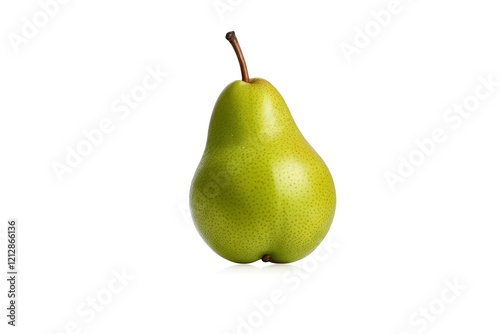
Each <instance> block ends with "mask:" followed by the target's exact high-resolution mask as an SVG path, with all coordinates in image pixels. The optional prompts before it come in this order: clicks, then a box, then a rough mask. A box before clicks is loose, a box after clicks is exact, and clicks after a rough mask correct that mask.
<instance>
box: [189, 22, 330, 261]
mask: <svg viewBox="0 0 500 334" xmlns="http://www.w3.org/2000/svg"><path fill="white" fill-rule="evenodd" d="M226 38H227V39H228V40H229V41H230V42H231V44H232V45H233V48H234V49H235V51H236V54H237V56H238V60H239V62H240V68H241V72H242V77H243V80H241V81H240V80H238V81H235V82H233V83H231V84H229V85H228V86H227V87H226V88H225V89H224V91H223V92H222V93H221V95H220V96H219V98H218V100H217V102H216V104H215V107H214V110H213V113H212V118H211V120H210V127H209V130H208V138H207V143H206V147H205V151H204V153H203V157H202V158H201V162H200V164H199V166H198V169H197V170H196V173H195V175H194V178H193V181H192V184H191V192H190V206H191V213H192V216H193V220H194V223H195V225H196V228H197V229H198V232H199V233H200V235H201V236H202V238H203V239H204V240H205V242H206V243H207V244H208V245H209V246H210V247H211V248H212V249H213V250H214V251H215V252H216V253H217V254H219V255H220V256H222V257H224V258H226V259H228V260H230V261H233V262H238V263H249V262H254V261H256V260H258V259H262V260H263V261H266V262H267V261H270V262H275V263H288V262H293V261H297V260H299V259H301V258H303V257H305V256H306V255H308V254H309V253H311V252H312V251H313V250H314V249H315V248H316V246H318V245H319V243H320V242H321V240H323V238H324V237H325V235H326V234H327V232H328V230H329V228H330V225H331V222H332V220H333V215H334V213H335V203H336V197H335V187H334V184H333V179H332V177H331V175H330V172H329V171H328V167H327V166H326V165H325V163H324V162H323V160H322V159H321V157H320V156H319V155H318V154H317V153H316V152H315V151H314V149H313V148H312V147H311V146H310V145H309V143H308V142H307V141H306V139H305V138H304V137H303V136H302V134H301V133H300V131H299V129H298V128H297V125H296V124H295V122H294V120H293V118H292V115H291V114H290V111H289V110H288V107H287V105H286V103H285V101H284V100H283V97H282V96H281V95H280V93H279V92H278V91H277V90H276V88H274V87H273V86H272V85H271V84H270V83H269V82H267V81H266V80H264V79H258V78H256V79H249V78H248V73H247V69H246V65H245V61H244V58H243V55H242V53H241V50H240V47H239V44H238V41H237V39H236V36H235V35H234V32H229V33H228V34H227V35H226Z"/></svg>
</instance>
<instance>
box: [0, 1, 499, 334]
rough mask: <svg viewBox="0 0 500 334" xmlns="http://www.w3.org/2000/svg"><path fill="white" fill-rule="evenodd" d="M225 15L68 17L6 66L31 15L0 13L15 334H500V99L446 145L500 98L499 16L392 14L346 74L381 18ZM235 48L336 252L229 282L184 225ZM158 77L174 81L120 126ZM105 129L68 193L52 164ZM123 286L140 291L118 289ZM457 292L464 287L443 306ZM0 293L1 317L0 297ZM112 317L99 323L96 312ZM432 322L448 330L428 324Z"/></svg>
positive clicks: (327, 7) (441, 11)
mask: <svg viewBox="0 0 500 334" xmlns="http://www.w3.org/2000/svg"><path fill="white" fill-rule="evenodd" d="M228 3H232V4H233V7H232V11H228V12H226V13H225V14H224V15H223V19H221V18H220V17H219V16H218V14H217V12H216V11H215V9H214V8H213V6H212V5H213V3H212V0H207V1H152V0H149V1H148V0H146V1H144V0H141V1H117V0H115V1H95V0H94V1H77V0H74V1H69V2H68V3H67V4H64V5H60V8H59V11H58V12H57V13H56V14H55V15H54V17H51V18H50V19H49V21H48V24H47V25H46V26H45V27H43V28H40V30H39V31H38V34H37V35H36V36H34V37H32V38H31V39H28V42H27V44H23V45H20V47H19V52H18V53H16V52H15V50H14V48H13V46H12V44H11V42H10V41H9V39H8V36H9V35H8V34H9V33H16V34H20V33H21V29H22V26H23V24H24V23H23V20H22V18H23V17H27V18H29V19H30V20H32V19H31V17H32V16H33V15H34V14H36V13H38V12H39V11H40V5H39V4H38V3H37V2H36V1H27V0H22V1H15V2H12V1H9V2H7V1H3V2H2V3H1V5H0V22H1V24H0V27H1V30H2V36H4V37H3V38H2V43H1V44H0V58H1V62H0V88H1V92H2V94H1V98H0V110H1V112H0V143H1V144H0V156H1V157H2V160H1V161H2V163H1V165H0V171H1V173H0V189H1V191H0V221H1V225H2V230H1V232H2V233H4V232H5V226H6V222H7V219H8V218H11V217H15V218H17V219H18V221H19V224H20V240H19V245H20V269H19V271H20V279H19V291H20V294H19V305H20V310H19V319H18V320H19V326H18V328H16V331H17V333H44V334H45V333H47V334H48V333H54V334H55V333H61V332H64V330H65V327H66V326H69V329H71V326H73V325H72V323H73V322H74V323H76V325H75V326H78V327H76V328H77V330H75V331H73V332H74V333H77V332H78V331H80V332H81V333H145V332H152V333H153V332H154V333H159V332H164V333H174V332H175V333H207V334H208V333H225V332H227V333H231V334H233V333H238V330H239V332H240V333H250V332H253V333H373V334H375V333H384V334H386V333H394V334H399V333H402V332H407V333H411V334H413V333H421V332H427V333H482V332H484V333H486V332H488V333H495V332H499V330H500V324H499V323H498V321H497V319H498V314H499V312H500V304H499V303H498V299H499V298H500V286H499V282H500V271H499V270H498V263H500V261H499V257H500V243H499V242H498V236H499V228H498V226H499V224H500V213H499V211H498V200H499V193H498V189H499V188H500V178H499V174H498V171H499V170H500V159H498V154H499V149H498V145H499V143H500V132H499V131H498V124H500V123H499V122H500V116H499V112H498V111H499V107H500V87H496V90H495V91H494V92H493V93H492V94H491V95H490V96H489V97H488V98H486V99H485V100H484V101H481V102H480V105H479V107H478V108H477V110H475V111H474V112H472V113H471V114H470V117H469V118H467V119H464V121H463V122H462V123H461V124H460V125H458V126H456V128H453V127H452V125H453V124H455V122H458V121H456V120H455V121H454V122H453V123H452V122H446V121H445V120H444V119H443V115H444V114H445V113H446V112H447V111H446V110H447V109H448V108H452V107H453V105H454V104H457V103H462V102H463V101H464V99H465V98H467V97H469V96H472V95H474V94H475V92H476V87H477V86H478V85H480V83H481V82H480V80H479V79H478V78H479V77H480V76H483V77H485V78H486V77H488V76H489V75H491V76H492V78H493V79H494V80H496V81H500V69H499V59H500V44H499V43H498V31H500V21H499V20H498V7H497V5H496V4H495V3H494V2H492V1H489V0H475V1H462V2H456V1H440V2H435V1H429V0H420V1H412V2H410V1H409V0H401V4H400V6H401V7H400V8H399V13H397V14H393V15H392V19H391V22H390V23H389V24H388V25H387V26H386V27H383V28H382V29H381V31H380V33H379V34H378V36H376V37H373V38H371V42H370V43H369V45H367V46H366V47H364V48H360V49H359V53H358V54H354V55H353V56H352V59H351V62H350V63H349V62H348V61H347V59H346V57H345V56H344V55H343V53H342V51H341V47H340V46H341V45H342V43H343V42H345V43H350V44H352V43H353V40H354V38H355V36H356V30H355V29H356V27H359V28H360V29H364V28H365V25H367V24H368V26H369V27H370V26H371V25H372V23H370V22H371V21H373V20H374V19H373V17H372V16H370V12H371V11H372V10H375V11H380V10H382V9H385V8H388V7H389V6H393V5H392V4H390V1H355V2H353V1H346V0H343V1H337V2H327V1H308V2H305V1H284V0H282V1H273V2H272V3H269V2H268V1H263V0H261V1H246V0H241V1H236V0H232V1H229V0H228ZM42 19H43V17H42ZM373 27H374V29H375V28H376V26H373ZM229 30H235V31H236V33H237V35H238V37H239V40H240V43H241V45H242V48H243V51H244V53H245V57H246V60H247V63H248V66H249V73H250V76H251V77H263V78H266V79H267V80H269V81H270V82H271V83H273V84H274V85H275V86H276V87H277V88H278V90H279V91H280V92H281V93H282V95H283V96H284V97H285V100H286V101H287V103H288V105H289V107H290V109H291V111H292V114H293V116H294V118H295V120H296V122H297V124H298V125H299V127H300V129H301V131H302V132H303V134H304V135H305V137H306V138H307V139H308V140H309V142H310V143H311V145H312V146H313V147H314V148H315V149H316V150H317V151H318V152H319V153H320V155H321V156H322V157H323V159H324V160H325V161H326V162H327V164H328V165H329V167H330V169H331V172H332V174H333V177H334V180H335V183H336V187H337V196H338V203H337V212H336V216H335V219H334V222H333V225H332V228H331V230H330V233H329V235H328V238H329V240H330V242H333V243H334V246H335V247H333V246H330V249H333V251H332V252H331V253H328V252H327V249H325V248H320V249H318V250H319V251H320V252H321V253H319V254H316V257H313V256H311V257H308V258H307V260H306V261H305V262H299V263H294V264H290V265H287V266H276V265H271V266H267V265H264V264H262V263H256V264H254V265H248V266H235V265H233V264H232V263H230V262H227V261H225V260H223V259H222V258H220V257H219V256H218V255H216V254H215V253H213V252H212V251H211V250H210V249H209V248H208V247H207V246H206V245H205V243H204V242H203V241H202V239H201V238H200V237H199V235H198V233H197V232H196V230H195V229H194V227H193V224H192V222H191V221H190V219H189V215H188V212H187V211H186V210H187V198H188V192H189V186H190V181H191V178H192V176H193V173H194V171H195V169H196V167H197V164H198V162H199V159H200V157H201V154H202V152H203V148H204V144H205V139H206V133H207V127H208V122H209V118H210V115H211V111H212V107H213V105H214V103H215V100H216V99H217V97H218V95H219V93H220V92H221V91H222V89H223V88H224V87H225V86H226V85H227V84H229V83H230V82H231V81H233V80H237V79H239V76H240V72H239V68H238V64H237V60H236V57H235V56H234V53H233V51H232V49H231V46H230V45H229V43H228V42H227V41H226V40H225V39H224V35H225V33H226V32H227V31H229ZM10 36H12V35H10ZM158 66H159V68H160V70H161V71H168V72H169V76H168V77H167V78H165V79H164V80H163V81H162V82H161V84H159V85H158V87H156V88H155V89H152V90H151V91H150V92H149V93H148V95H147V97H146V98H145V99H144V101H142V102H140V103H139V105H138V106H137V107H136V108H135V109H132V110H131V112H130V113H129V114H128V115H126V114H125V112H124V111H123V109H122V111H121V112H120V113H114V112H113V110H112V104H113V103H114V101H115V100H116V99H120V96H121V94H128V93H130V92H131V91H132V90H133V89H139V88H137V85H141V84H142V81H143V79H144V78H145V77H146V75H147V74H148V72H147V70H146V68H147V67H149V68H150V69H153V70H154V69H155V68H156V67H158ZM152 83H153V82H152V81H149V84H150V85H151V84H152ZM485 92H486V91H485V90H484V89H482V90H481V89H480V93H483V94H484V93H485ZM471 101H473V100H471ZM121 106H122V107H123V105H121ZM115 107H118V106H117V105H115ZM120 116H121V117H122V118H120ZM108 118H109V119H110V120H111V121H112V122H113V124H114V126H115V127H114V128H113V130H112V131H111V132H110V133H108V134H106V135H104V137H103V140H102V143H101V144H100V145H99V146H98V147H95V148H94V149H93V151H92V153H90V154H89V155H88V156H87V157H84V158H83V161H82V162H81V164H80V165H78V166H77V167H76V168H74V170H73V172H72V173H67V174H64V177H63V180H62V182H60V181H59V180H58V178H57V176H56V174H55V173H54V171H53V169H52V167H51V164H52V163H53V162H54V161H58V162H61V163H62V162H64V159H65V157H66V154H67V151H66V147H67V146H70V147H72V148H73V149H74V148H75V147H76V146H77V145H78V143H80V142H81V141H82V140H84V139H85V137H84V135H83V134H82V131H84V130H87V131H89V130H91V129H94V128H97V127H98V126H99V124H100V122H102V120H103V119H108ZM436 128H440V129H442V131H443V133H444V134H445V135H446V138H447V139H446V140H445V141H444V142H443V143H440V144H437V146H436V148H435V149H434V151H433V153H432V154H431V155H430V156H429V157H428V158H426V160H425V161H424V162H423V163H422V165H421V166H418V167H416V169H415V171H414V172H413V174H411V175H410V176H408V177H406V178H405V182H404V183H400V184H397V185H396V187H395V190H394V191H391V189H390V187H389V185H388V183H387V182H386V180H385V178H384V173H386V172H396V171H397V168H398V163H399V162H398V161H399V160H398V156H402V157H404V158H406V159H408V158H409V156H410V154H412V152H413V151H415V150H416V149H417V146H416V144H415V143H414V141H415V140H423V139H425V138H431V136H432V132H433V130H434V129H436ZM415 154H418V153H415ZM0 241H1V243H2V244H1V245H0V247H1V249H3V250H2V254H5V253H4V250H5V240H0ZM322 247H327V244H326V243H324V244H323V246H322ZM5 258H6V256H5V255H2V256H1V257H0V260H1V262H2V266H1V267H2V268H5V266H4V263H5V261H6V259H5ZM123 268H125V269H124V270H125V271H126V273H128V275H131V276H133V279H131V280H130V281H127V282H126V286H124V288H123V289H119V288H120V284H119V283H117V282H119V281H116V280H114V278H113V277H115V275H117V273H118V272H121V271H122V269H123ZM297 268H303V270H304V271H303V272H300V271H297V270H298V269H297ZM2 271H3V270H2ZM1 275H2V277H3V275H4V274H1ZM447 280H448V281H447ZM455 280H457V282H458V284H459V285H463V286H465V287H466V288H465V289H464V290H462V291H461V292H457V294H458V293H459V295H458V296H457V297H455V298H453V296H454V295H453V293H452V292H451V290H445V289H447V284H448V285H450V284H454V282H455ZM109 284H111V289H113V290H114V291H117V290H120V292H116V293H110V292H109V289H110V287H109ZM107 289H108V290H107ZM0 291H1V292H0V296H2V297H1V299H0V304H1V305H6V302H7V298H6V296H5V295H6V294H5V292H6V282H5V280H2V283H1V284H0ZM442 291H444V294H442ZM109 296H111V298H112V300H109V303H108V304H107V305H105V306H104V307H103V309H102V311H101V312H94V313H95V317H94V318H92V316H91V314H92V312H91V311H89V310H90V308H89V307H88V306H87V305H86V303H87V302H88V299H87V298H94V297H99V298H100V299H101V300H102V298H104V301H106V302H107V301H108V300H106V299H105V298H106V297H109ZM443 296H444V297H443ZM442 298H444V299H442ZM271 299H272V300H273V303H274V304H273V305H274V306H273V307H271V306H270V304H269V302H267V303H266V302H265V301H264V300H271ZM440 300H441V301H440ZM444 301H447V303H445V302H444ZM82 303H83V304H82ZM255 303H257V304H259V305H261V304H262V305H264V306H263V307H267V309H264V311H262V310H261V311H259V307H257V306H256V304H255ZM442 305H444V309H443V310H441V309H439V307H440V306H442ZM429 307H431V309H432V310H434V312H435V313H439V312H441V311H442V313H441V314H439V315H436V316H433V315H432V313H431V314H430V317H432V318H428V319H433V320H432V321H430V320H423V319H425V318H424V317H423V316H421V315H420V314H419V312H424V311H425V308H429ZM420 308H422V309H420ZM2 309H4V307H2ZM78 310H80V311H78ZM271 310H272V311H271ZM4 312H5V311H2V316H1V319H3V320H2V324H1V325H0V327H1V328H2V330H1V332H2V333H11V332H12V333H13V332H14V331H13V330H12V328H10V326H7V325H6V324H5V322H6V320H5V316H4ZM257 312H260V313H257ZM415 312H417V313H416V314H415ZM262 313H265V315H259V314H262ZM410 318H411V319H413V320H412V321H413V322H411V321H410V320H409V319H410ZM241 319H243V320H241ZM260 320H261V321H260ZM241 321H245V322H246V323H248V322H249V321H250V324H253V326H256V325H258V326H257V327H246V328H243V327H241V326H243V325H241ZM248 326H251V325H248ZM71 332H72V331H71V330H69V331H66V333H71Z"/></svg>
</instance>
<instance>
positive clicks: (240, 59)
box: [226, 31, 250, 83]
mask: <svg viewBox="0 0 500 334" xmlns="http://www.w3.org/2000/svg"><path fill="white" fill-rule="evenodd" d="M226 39H227V40H228V41H229V43H231V45H232V46H233V49H234V52H236V56H237V57H238V62H239V63H240V69H241V80H243V81H245V82H247V83H249V82H250V78H249V77H248V69H247V64H246V63H245V57H243V52H242V51H241V48H240V43H238V38H236V34H235V33H234V31H230V32H228V33H227V34H226Z"/></svg>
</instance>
